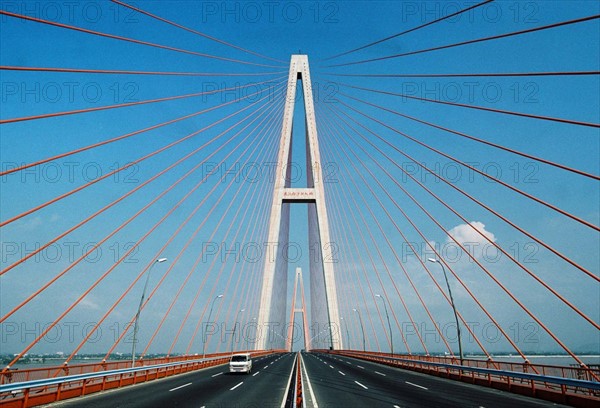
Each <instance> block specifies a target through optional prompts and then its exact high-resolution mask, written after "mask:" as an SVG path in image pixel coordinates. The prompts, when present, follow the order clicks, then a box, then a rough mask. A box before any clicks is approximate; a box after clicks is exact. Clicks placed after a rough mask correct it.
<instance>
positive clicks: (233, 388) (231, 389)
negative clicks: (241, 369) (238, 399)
mask: <svg viewBox="0 0 600 408" xmlns="http://www.w3.org/2000/svg"><path fill="white" fill-rule="evenodd" d="M243 383H244V382H243V381H242V382H241V383H239V384H238V385H236V386H234V387H232V388H230V389H229V391H233V390H235V389H236V388H237V387H239V386H240V385H242V384H243Z"/></svg>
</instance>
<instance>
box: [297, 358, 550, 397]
mask: <svg viewBox="0 0 600 408" xmlns="http://www.w3.org/2000/svg"><path fill="white" fill-rule="evenodd" d="M302 361H303V363H304V367H305V368H306V373H307V374H308V379H309V382H310V384H311V388H312V393H313V394H314V398H315V400H316V402H317V404H318V408H333V407H335V408H337V407H340V408H341V407H343V408H354V407H356V408H366V407H369V408H371V407H386V408H407V407H436V408H437V407H476V408H482V407H484V408H492V407H506V408H517V407H518V408H521V407H526V408H527V407H531V408H533V407H536V408H540V407H551V406H552V407H557V406H559V405H557V404H554V403H551V402H546V401H543V400H538V399H533V398H528V397H522V396H519V395H516V394H512V393H508V392H503V391H499V390H494V389H492V388H487V387H481V386H476V385H471V384H466V383H462V382H459V381H452V380H448V379H444V378H439V377H434V376H429V375H426V374H421V373H416V372H412V371H407V370H401V369H398V368H394V367H389V366H385V365H380V364H376V363H371V362H368V361H363V360H358V359H354V358H349V357H342V356H337V355H331V354H316V353H302ZM306 388H308V387H306ZM307 393H308V394H309V396H311V394H310V389H309V390H306V389H305V390H304V394H305V395H306V394H307Z"/></svg>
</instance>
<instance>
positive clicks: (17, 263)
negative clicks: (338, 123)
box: [0, 116, 229, 276]
mask: <svg viewBox="0 0 600 408" xmlns="http://www.w3.org/2000/svg"><path fill="white" fill-rule="evenodd" d="M228 117H229V116H228ZM228 117H227V118H228ZM224 120H225V118H224V119H221V121H220V122H214V123H213V124H211V125H208V126H205V127H204V128H202V129H200V131H199V132H203V131H205V130H207V129H210V128H212V127H214V126H215V125H216V124H218V123H221V122H222V121H224ZM222 135H223V133H221V134H219V135H218V136H217V137H216V138H213V139H211V140H210V141H209V142H208V143H205V144H203V145H202V146H201V148H203V147H204V146H207V145H208V144H210V143H212V141H214V140H216V139H218V138H219V137H221V136H222ZM197 151H199V149H196V150H194V152H197ZM191 155H192V154H191V153H190V154H188V155H186V156H184V157H183V158H182V159H180V160H178V161H177V162H176V163H174V164H172V165H171V166H169V167H167V168H166V169H164V170H162V171H161V172H159V173H158V174H156V175H154V176H153V177H151V178H150V179H148V180H147V181H145V182H144V183H142V184H141V185H139V186H138V187H136V188H134V189H133V190H131V191H129V192H128V193H126V194H124V195H123V196H121V197H120V198H118V199H117V200H115V201H113V202H112V203H110V204H108V205H106V206H105V207H103V208H101V209H100V210H98V211H96V212H95V213H94V214H92V215H90V216H89V217H87V218H85V219H84V220H83V221H81V222H79V223H77V224H76V225H75V226H73V227H71V228H70V229H68V230H67V231H65V232H63V233H61V234H60V235H58V236H57V237H55V238H53V239H52V240H50V241H49V242H47V243H46V244H44V245H43V246H41V247H40V248H37V249H36V250H34V251H32V252H30V253H28V254H27V255H26V256H24V257H23V258H21V259H20V260H18V261H16V262H14V263H13V264H11V265H9V266H8V267H6V268H4V269H3V270H1V271H0V276H1V275H3V274H5V273H6V272H8V271H9V270H11V269H13V268H14V267H16V266H18V265H19V264H21V263H23V262H25V261H27V260H28V259H30V258H32V257H33V256H35V255H36V254H38V253H40V252H41V251H43V250H44V249H46V248H47V247H48V246H50V245H51V244H53V243H54V242H56V241H58V240H59V239H61V238H63V237H65V236H66V235H68V234H69V233H71V232H73V231H75V230H76V229H78V228H79V227H81V226H82V225H84V224H86V223H87V222H88V221H90V220H92V219H93V218H95V217H96V216H98V215H100V214H101V213H103V212H104V211H106V210H108V209H109V208H111V207H113V206H114V205H116V204H117V203H119V202H120V201H122V200H124V199H125V198H127V197H128V196H130V195H132V194H133V193H135V192H136V191H138V190H139V189H141V188H142V187H144V186H145V185H147V184H148V183H150V182H152V181H153V180H155V179H156V178H158V177H159V176H161V175H162V174H164V173H166V172H167V171H169V170H170V169H172V168H173V167H175V166H176V165H177V164H179V163H181V162H183V161H184V160H187V159H188V158H189V157H191ZM106 239H108V237H107V238H106Z"/></svg>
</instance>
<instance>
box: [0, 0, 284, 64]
mask: <svg viewBox="0 0 600 408" xmlns="http://www.w3.org/2000/svg"><path fill="white" fill-rule="evenodd" d="M0 14H3V15H5V16H9V17H15V18H20V19H22V20H29V21H35V22H36V23H42V24H48V25H51V26H55V27H60V28H67V29H69V30H74V31H79V32H82V33H86V34H92V35H97V36H100V37H105V38H111V39H114V40H121V41H127V42H131V43H134V44H141V45H148V46H150V47H155V48H159V49H163V50H169V51H175V52H180V53H184V54H189V55H195V56H198V57H204V58H212V59H217V60H221V61H227V62H236V63H238V64H246V65H255V66H259V67H268V68H281V66H277V65H266V64H259V63H255V62H248V61H241V60H237V59H233V58H227V57H220V56H217V55H210V54H204V53H201V52H196V51H189V50H184V49H181V48H175V47H170V46H167V45H161V44H155V43H151V42H147V41H141V40H135V39H133V38H127V37H122V36H119V35H114V34H107V33H102V32H100V31H94V30H88V29H86V28H81V27H75V26H70V25H67V24H62V23H57V22H54V21H48V20H43V19H40V18H35V17H30V16H25V15H22V14H17V13H11V12H9V11H4V10H0Z"/></svg>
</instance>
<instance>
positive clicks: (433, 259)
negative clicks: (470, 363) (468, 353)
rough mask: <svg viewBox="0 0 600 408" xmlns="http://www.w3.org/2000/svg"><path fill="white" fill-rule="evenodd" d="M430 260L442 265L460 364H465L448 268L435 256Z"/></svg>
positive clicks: (429, 259)
mask: <svg viewBox="0 0 600 408" xmlns="http://www.w3.org/2000/svg"><path fill="white" fill-rule="evenodd" d="M427 260H428V261H429V262H432V263H436V264H438V265H440V266H441V267H442V272H443V273H444V279H445V280H446V286H447V287H448V295H449V296H450V304H451V305H452V310H453V311H454V319H455V320H456V334H457V336H458V354H459V356H460V365H462V364H463V351H462V342H461V339H460V325H459V324H458V313H456V306H455V305H454V299H453V298H452V290H450V283H448V276H447V275H446V268H444V265H443V264H442V263H441V262H440V261H439V260H438V259H435V258H427Z"/></svg>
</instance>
